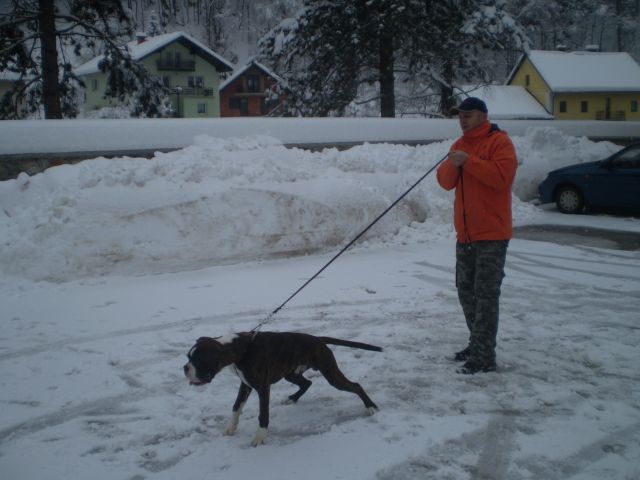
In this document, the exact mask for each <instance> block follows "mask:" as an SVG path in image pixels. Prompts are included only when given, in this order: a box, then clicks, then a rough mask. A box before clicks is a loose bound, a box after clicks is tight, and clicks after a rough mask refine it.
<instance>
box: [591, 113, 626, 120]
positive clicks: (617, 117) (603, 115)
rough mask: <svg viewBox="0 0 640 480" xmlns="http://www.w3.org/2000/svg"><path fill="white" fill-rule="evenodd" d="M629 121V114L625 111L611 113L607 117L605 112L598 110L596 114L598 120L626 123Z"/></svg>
mask: <svg viewBox="0 0 640 480" xmlns="http://www.w3.org/2000/svg"><path fill="white" fill-rule="evenodd" d="M626 119H627V114H626V112H625V111H624V110H616V111H614V112H611V113H609V116H608V117H607V112H606V111H604V110H598V111H597V112H596V120H614V121H620V122H621V121H624V120H626Z"/></svg>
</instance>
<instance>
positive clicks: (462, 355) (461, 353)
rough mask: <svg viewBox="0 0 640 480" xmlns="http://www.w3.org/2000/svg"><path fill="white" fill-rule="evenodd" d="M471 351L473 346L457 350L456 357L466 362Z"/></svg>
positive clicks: (459, 360)
mask: <svg viewBox="0 0 640 480" xmlns="http://www.w3.org/2000/svg"><path fill="white" fill-rule="evenodd" d="M470 353H471V347H469V346H467V347H466V348H465V349H464V350H460V351H459V352H456V354H455V356H454V359H455V361H456V362H466V361H467V360H469V354H470Z"/></svg>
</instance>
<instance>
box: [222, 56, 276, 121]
mask: <svg viewBox="0 0 640 480" xmlns="http://www.w3.org/2000/svg"><path fill="white" fill-rule="evenodd" d="M281 82H282V79H281V78H280V77H279V76H278V75H276V74H275V73H274V72H273V71H271V70H270V69H269V68H267V67H265V66H264V65H262V64H261V63H260V62H258V61H256V60H251V61H249V62H248V63H247V64H246V65H245V66H244V67H242V68H239V69H237V70H236V71H235V72H234V73H233V75H231V76H230V77H229V78H227V79H226V80H225V81H224V82H222V84H220V105H221V106H220V114H221V116H222V117H261V116H281V115H282V114H283V113H284V102H285V100H286V98H285V95H283V94H281V93H278V92H277V91H276V88H275V87H276V86H277V85H278V84H279V83H281Z"/></svg>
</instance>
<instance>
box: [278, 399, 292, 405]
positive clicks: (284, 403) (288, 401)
mask: <svg viewBox="0 0 640 480" xmlns="http://www.w3.org/2000/svg"><path fill="white" fill-rule="evenodd" d="M295 403H296V401H295V400H294V399H292V398H285V399H284V400H282V401H281V402H280V404H281V405H294V404H295Z"/></svg>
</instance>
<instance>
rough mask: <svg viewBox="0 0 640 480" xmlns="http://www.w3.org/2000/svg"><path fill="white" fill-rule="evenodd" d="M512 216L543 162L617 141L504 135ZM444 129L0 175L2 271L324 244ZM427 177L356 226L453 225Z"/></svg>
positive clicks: (383, 193) (423, 160)
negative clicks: (508, 138)
mask: <svg viewBox="0 0 640 480" xmlns="http://www.w3.org/2000/svg"><path fill="white" fill-rule="evenodd" d="M513 139H514V143H515V145H516V147H517V150H518V155H519V160H520V162H521V166H520V169H519V172H518V178H517V181H516V185H515V196H514V216H515V218H516V220H524V219H526V218H530V217H534V216H535V215H537V213H538V211H537V209H536V208H534V207H533V206H532V205H530V204H527V203H526V202H527V201H529V200H530V199H531V198H533V196H534V195H535V188H536V186H537V184H538V183H539V181H540V180H542V178H543V177H544V175H545V174H546V172H547V171H549V170H551V169H552V168H557V167H560V166H562V165H567V164H570V163H575V162H579V161H590V160H595V159H597V158H602V157H604V156H606V155H608V154H610V153H612V152H613V151H615V150H616V149H618V148H619V147H617V146H615V145H613V144H610V143H608V142H603V143H598V144H594V143H593V142H590V141H589V140H586V139H584V138H575V137H568V136H566V135H563V134H561V133H560V132H558V131H556V130H553V129H550V128H543V129H533V130H530V131H529V132H528V133H527V134H525V135H524V136H521V137H514V138H513ZM450 144H451V141H444V142H439V143H433V144H430V145H428V146H420V147H409V146H402V145H400V146H398V145H389V144H377V145H371V144H364V145H362V146H358V147H354V148H351V149H350V150H347V151H338V150H336V149H327V150H324V151H322V152H309V151H305V150H299V149H287V148H285V147H284V146H283V144H282V142H281V141H280V140H276V139H274V138H272V137H268V136H252V137H247V138H229V139H220V138H212V137H207V136H200V137H197V139H196V141H195V143H194V144H193V145H192V146H189V147H187V148H185V149H183V150H179V151H175V152H171V153H166V154H161V153H159V154H157V155H156V157H155V158H154V159H151V160H148V159H143V158H119V159H105V158H99V159H95V160H91V161H85V162H82V163H79V164H77V165H63V166H60V167H55V168H51V169H49V170H47V171H45V172H44V173H42V174H38V175H35V176H33V177H29V176H27V175H26V174H22V175H20V177H18V178H17V179H15V180H10V181H6V182H1V183H0V205H1V206H2V212H1V213H0V269H1V271H2V272H3V273H4V274H9V275H18V276H24V277H27V278H30V279H36V280H51V281H65V280H69V279H72V278H77V277H85V276H97V275H104V274H122V275H142V274H146V273H159V272H169V271H181V270H185V269H195V268H201V267H205V266H211V265H218V264H225V263H235V262H241V261H248V260H255V259H262V258H268V257H273V256H277V255H291V254H302V253H309V252H314V251H318V250H323V249H328V248H335V247H337V246H339V245H343V244H345V243H346V242H348V241H349V240H350V239H352V238H353V237H355V235H357V234H358V233H359V232H360V231H361V230H362V229H363V228H364V227H365V226H367V225H368V224H369V223H370V222H371V221H373V219H374V218H375V217H377V216H378V215H379V214H380V213H381V212H382V211H383V210H384V209H385V208H386V207H387V206H388V205H389V204H391V203H392V202H393V201H394V200H395V199H396V198H397V197H398V196H399V195H400V194H402V193H403V192H404V191H405V190H406V189H407V188H408V187H409V186H410V185H411V184H413V183H414V182H415V181H416V180H417V179H418V178H419V177H420V176H421V175H422V174H423V173H424V172H426V171H427V170H428V169H429V168H430V167H431V166H432V165H434V164H435V163H436V162H437V161H438V160H439V159H440V158H442V156H443V155H445V153H446V152H447V151H448V149H449V146H450ZM451 204H452V200H451V194H450V193H448V192H444V191H443V190H442V189H440V188H439V187H438V186H437V184H436V182H435V175H431V176H430V177H428V178H427V179H426V180H425V181H424V182H423V183H422V184H421V185H419V186H418V187H417V188H416V190H415V191H413V192H412V193H411V194H410V195H409V196H408V197H406V198H405V200H404V201H403V202H401V203H400V204H399V205H398V206H397V207H396V208H394V209H393V210H392V211H391V212H390V213H389V214H388V215H387V216H386V217H385V218H384V219H383V220H382V221H381V222H380V223H379V224H378V225H376V227H374V228H373V229H372V230H371V231H370V232H369V233H368V234H367V236H366V237H365V239H364V240H365V241H368V242H372V241H373V242H407V241H413V242H416V241H417V242H426V241H429V239H434V238H437V237H441V236H449V235H451V234H452V227H451V215H452V205H451Z"/></svg>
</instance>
